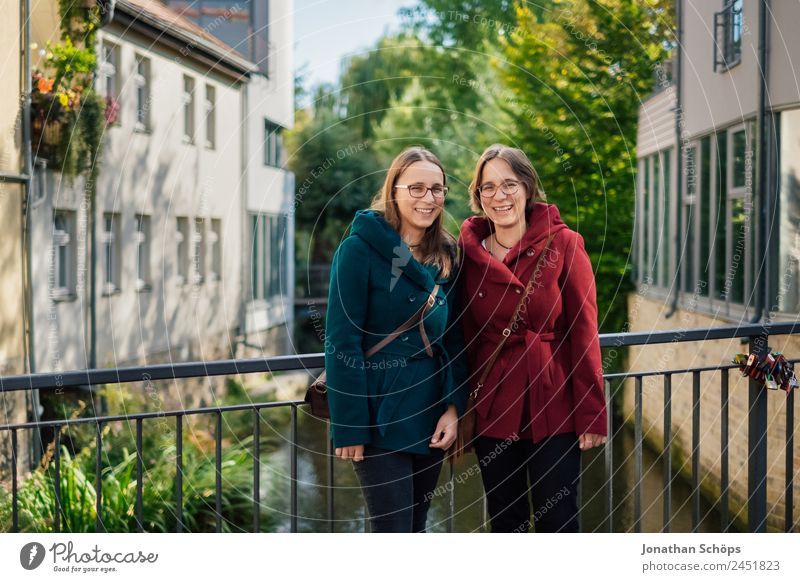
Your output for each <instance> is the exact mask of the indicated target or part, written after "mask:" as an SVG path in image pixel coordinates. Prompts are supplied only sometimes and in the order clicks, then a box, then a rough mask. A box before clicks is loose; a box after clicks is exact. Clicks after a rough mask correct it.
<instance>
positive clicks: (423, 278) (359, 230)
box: [350, 209, 443, 292]
mask: <svg viewBox="0 0 800 582" xmlns="http://www.w3.org/2000/svg"><path fill="white" fill-rule="evenodd" d="M350 232H351V236H358V237H359V238H361V239H362V240H363V241H364V242H366V243H367V244H369V245H370V246H371V247H372V248H373V249H375V250H376V251H377V252H378V253H379V254H380V255H382V256H383V257H385V258H386V260H388V261H389V263H390V264H391V265H392V278H393V279H396V278H397V277H399V276H400V275H401V274H404V275H406V276H407V277H409V278H410V279H411V280H412V281H414V282H416V283H417V284H418V285H419V286H420V287H422V288H423V289H425V290H426V291H429V292H430V291H432V290H433V285H434V283H440V284H441V283H442V282H443V281H441V280H440V279H438V278H437V279H436V280H435V281H434V274H433V270H434V269H433V268H430V267H425V266H423V265H422V264H420V262H419V261H417V260H416V259H415V258H414V256H413V255H412V254H411V249H409V248H408V245H407V244H406V243H405V242H403V239H401V238H400V233H398V232H397V231H396V230H395V229H394V228H393V227H392V225H390V224H389V223H388V222H387V221H386V218H384V216H383V214H382V213H381V212H379V211H377V210H373V209H366V210H358V211H356V214H355V217H354V218H353V224H352V228H351V231H350Z"/></svg>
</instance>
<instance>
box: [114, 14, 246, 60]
mask: <svg viewBox="0 0 800 582" xmlns="http://www.w3.org/2000/svg"><path fill="white" fill-rule="evenodd" d="M120 13H122V14H127V15H129V16H131V17H133V23H139V24H144V25H148V26H151V27H154V28H156V29H158V30H159V31H161V32H162V33H163V34H162V35H159V37H158V40H163V39H162V36H172V37H175V38H176V39H178V40H180V41H181V42H187V41H188V43H187V44H184V45H183V47H182V50H181V53H182V54H184V53H185V54H187V55H189V54H191V55H192V56H195V57H197V56H198V53H207V55H208V56H211V57H213V58H215V59H216V60H217V61H219V62H221V63H220V64H226V65H228V66H229V67H230V66H232V67H233V68H234V69H237V70H239V71H240V72H242V73H251V72H257V71H258V67H257V66H256V64H255V63H253V62H251V61H249V60H248V59H246V58H245V57H244V56H242V55H241V54H240V53H239V52H238V51H236V49H234V48H233V47H231V46H230V45H228V44H226V43H224V42H222V41H221V40H220V39H218V38H217V37H216V36H214V35H213V34H211V33H209V32H207V31H206V30H204V29H203V28H202V27H200V26H198V25H197V24H196V23H194V22H192V21H191V20H189V19H188V18H186V17H185V16H182V15H181V14H179V13H178V12H176V11H175V10H173V9H171V8H169V7H167V6H166V5H164V4H162V3H161V2H159V1H158V0H117V1H116V4H115V7H114V17H113V20H120V18H119V15H120ZM187 51H188V52H187Z"/></svg>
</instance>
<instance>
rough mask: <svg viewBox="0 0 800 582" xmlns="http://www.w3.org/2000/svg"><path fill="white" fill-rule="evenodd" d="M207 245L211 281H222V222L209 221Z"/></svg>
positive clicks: (217, 219)
mask: <svg viewBox="0 0 800 582" xmlns="http://www.w3.org/2000/svg"><path fill="white" fill-rule="evenodd" d="M208 244H209V245H210V246H211V271H210V273H209V276H210V277H211V279H212V280H215V281H218V280H220V279H222V220H220V219H219V218H212V219H211V232H209V233H208Z"/></svg>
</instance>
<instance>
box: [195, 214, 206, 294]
mask: <svg viewBox="0 0 800 582" xmlns="http://www.w3.org/2000/svg"><path fill="white" fill-rule="evenodd" d="M205 234H206V223H205V220H204V219H203V217H201V216H198V217H196V218H195V219H194V233H193V234H192V243H193V244H192V265H193V267H194V268H193V269H192V280H193V282H194V283H195V284H196V285H199V284H200V283H202V282H203V280H204V279H205V274H206V269H205V265H206V247H205Z"/></svg>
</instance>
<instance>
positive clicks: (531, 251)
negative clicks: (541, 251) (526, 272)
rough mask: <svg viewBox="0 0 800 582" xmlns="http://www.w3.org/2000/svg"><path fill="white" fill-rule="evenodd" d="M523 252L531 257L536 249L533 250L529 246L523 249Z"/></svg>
mask: <svg viewBox="0 0 800 582" xmlns="http://www.w3.org/2000/svg"><path fill="white" fill-rule="evenodd" d="M525 254H526V255H528V256H529V257H532V256H533V255H534V254H536V251H534V250H533V249H532V248H531V247H528V250H527V251H525Z"/></svg>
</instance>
